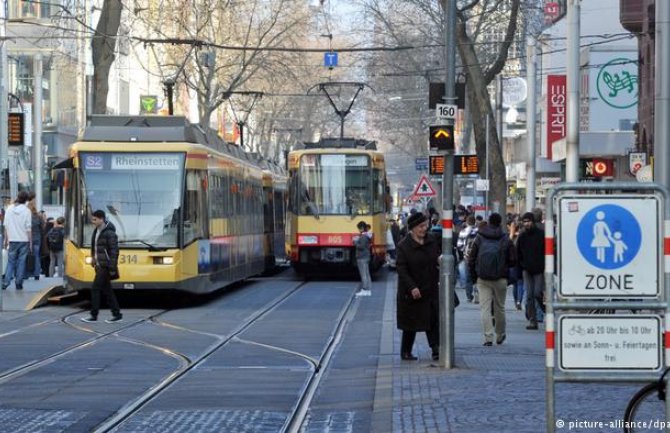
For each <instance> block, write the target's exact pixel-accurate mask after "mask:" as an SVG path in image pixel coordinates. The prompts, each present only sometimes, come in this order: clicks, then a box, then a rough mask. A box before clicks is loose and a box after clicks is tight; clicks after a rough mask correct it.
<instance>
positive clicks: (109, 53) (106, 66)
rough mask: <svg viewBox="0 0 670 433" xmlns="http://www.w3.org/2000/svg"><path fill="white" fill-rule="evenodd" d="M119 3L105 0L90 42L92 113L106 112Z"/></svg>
mask: <svg viewBox="0 0 670 433" xmlns="http://www.w3.org/2000/svg"><path fill="white" fill-rule="evenodd" d="M121 8H122V5H121V1H120V0H105V2H104V3H103V5H102V12H101V13H100V20H99V21H98V26H97V27H96V33H95V37H94V38H93V41H92V42H91V46H92V54H93V68H94V72H93V107H92V113H94V114H105V113H106V112H107V93H108V92H109V70H110V68H111V67H112V63H114V59H115V55H114V54H115V52H116V35H117V33H118V31H119V25H120V24H121V10H122V9H121Z"/></svg>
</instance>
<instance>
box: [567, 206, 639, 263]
mask: <svg viewBox="0 0 670 433" xmlns="http://www.w3.org/2000/svg"><path fill="white" fill-rule="evenodd" d="M641 244H642V230H641V229H640V224H639V223H638V221H637V219H636V218H635V217H634V216H633V214H631V213H630V212H629V211H628V210H627V209H625V208H623V207H621V206H617V205H612V204H605V205H601V206H597V207H595V208H593V209H591V210H590V211H589V212H587V213H586V214H585V215H584V217H583V218H582V220H581V221H580V222H579V226H578V227H577V246H578V247H579V252H580V253H581V254H582V256H584V258H585V259H586V260H587V261H588V262H589V263H590V264H591V265H593V266H595V267H597V268H600V269H619V268H622V267H624V266H626V265H627V264H628V263H630V262H631V261H632V260H633V259H634V258H635V256H636V255H637V253H638V252H639V251H640V245H641Z"/></svg>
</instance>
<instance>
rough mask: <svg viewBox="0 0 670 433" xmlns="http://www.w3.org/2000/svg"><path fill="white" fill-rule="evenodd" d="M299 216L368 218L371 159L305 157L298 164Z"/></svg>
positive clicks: (370, 208) (314, 155)
mask: <svg viewBox="0 0 670 433" xmlns="http://www.w3.org/2000/svg"><path fill="white" fill-rule="evenodd" d="M299 183H300V184H299V186H298V189H299V192H298V193H299V197H296V198H297V202H298V204H299V206H298V211H299V213H300V214H301V215H317V216H318V215H352V216H354V215H370V214H371V212H372V210H373V209H372V190H373V188H372V173H371V170H370V158H369V157H368V156H367V155H355V154H348V155H347V154H307V155H303V156H302V160H301V163H300V179H299Z"/></svg>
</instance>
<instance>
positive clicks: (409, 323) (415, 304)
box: [396, 213, 440, 361]
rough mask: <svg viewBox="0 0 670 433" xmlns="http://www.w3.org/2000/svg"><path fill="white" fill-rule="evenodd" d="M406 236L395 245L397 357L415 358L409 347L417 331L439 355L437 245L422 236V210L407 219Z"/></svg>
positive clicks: (425, 227) (425, 225)
mask: <svg viewBox="0 0 670 433" xmlns="http://www.w3.org/2000/svg"><path fill="white" fill-rule="evenodd" d="M407 228H408V229H409V232H408V235H407V236H405V238H404V239H403V240H402V241H400V243H399V244H398V246H397V271H398V293H397V297H396V301H397V320H398V329H400V330H402V343H401V348H400V357H401V358H402V359H403V360H412V361H414V360H416V359H418V358H417V357H416V356H414V355H413V354H412V347H413V346H414V340H415V338H416V333H417V332H425V333H426V337H427V338H428V344H429V345H430V347H431V349H432V351H433V359H434V360H437V359H438V356H439V352H440V351H439V329H440V327H439V299H438V295H439V288H438V284H439V280H440V272H439V262H438V259H439V256H440V245H439V242H438V241H437V240H435V239H434V238H433V237H432V236H430V235H426V232H427V231H428V219H427V218H426V216H425V215H424V214H422V213H416V214H414V215H412V216H411V217H410V218H409V219H408V221H407Z"/></svg>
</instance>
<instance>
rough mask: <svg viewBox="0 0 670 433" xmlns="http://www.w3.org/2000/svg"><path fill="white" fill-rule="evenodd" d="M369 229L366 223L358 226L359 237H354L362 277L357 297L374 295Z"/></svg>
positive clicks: (357, 261)
mask: <svg viewBox="0 0 670 433" xmlns="http://www.w3.org/2000/svg"><path fill="white" fill-rule="evenodd" d="M369 227H370V226H368V225H367V224H366V222H365V221H360V222H359V223H358V224H356V228H358V236H355V237H354V246H355V249H356V265H357V266H358V273H359V274H360V276H361V287H360V288H359V289H358V292H356V296H371V295H372V291H371V289H372V278H371V277H370V257H371V255H370V243H371V242H370V234H369V231H368V230H369Z"/></svg>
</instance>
